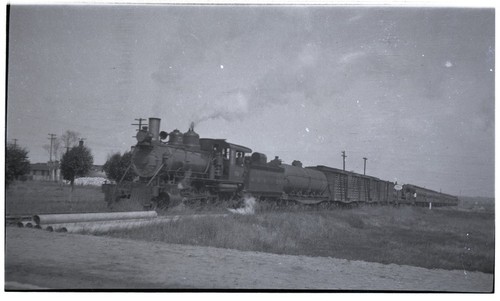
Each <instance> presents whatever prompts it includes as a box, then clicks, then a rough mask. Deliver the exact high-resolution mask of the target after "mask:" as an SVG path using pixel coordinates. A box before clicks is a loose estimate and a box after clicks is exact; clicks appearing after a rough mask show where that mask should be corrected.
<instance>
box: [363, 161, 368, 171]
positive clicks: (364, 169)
mask: <svg viewBox="0 0 500 301" xmlns="http://www.w3.org/2000/svg"><path fill="white" fill-rule="evenodd" d="M363 160H365V164H364V167H363V175H366V160H368V159H367V158H365V157H363Z"/></svg>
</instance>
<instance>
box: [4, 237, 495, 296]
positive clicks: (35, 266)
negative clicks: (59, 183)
mask: <svg viewBox="0 0 500 301" xmlns="http://www.w3.org/2000/svg"><path fill="white" fill-rule="evenodd" d="M5 263H6V264H5V269H6V270H5V282H6V289H21V290H22V289H28V290H29V289H41V288H47V289H288V290H290V289H291V290H296V289H299V290H300V289H309V290H312V289H327V290H370V291H376V290H391V291H399V290H403V291H404V290H411V291H455V292H489V291H491V290H492V288H493V275H491V274H485V273H479V272H466V271H446V270H429V269H424V268H418V267H411V266H399V265H393V264H391V265H383V264H378V263H368V262H362V261H348V260H343V259H335V258H325V257H306V256H290V255H275V254H267V253H259V252H243V251H236V250H228V249H217V248H209V247H195V246H185V245H173V244H165V243H154V242H153V243H152V242H139V241H131V240H123V239H116V238H107V237H96V236H86V235H78V234H67V233H50V232H46V231H42V230H35V229H26V228H14V227H7V229H6V254H5Z"/></svg>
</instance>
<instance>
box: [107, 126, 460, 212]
mask: <svg viewBox="0 0 500 301" xmlns="http://www.w3.org/2000/svg"><path fill="white" fill-rule="evenodd" d="M160 122H161V120H160V119H159V118H149V123H148V126H144V127H142V128H141V129H140V130H139V131H138V132H137V135H136V139H137V144H136V145H135V146H133V147H132V149H133V151H132V159H131V164H130V166H129V168H128V169H127V172H130V169H133V171H134V172H135V174H136V175H137V176H138V177H136V179H135V180H134V181H129V182H127V181H123V180H121V181H119V182H118V183H116V184H105V185H104V186H103V191H104V192H105V199H106V201H107V202H108V204H112V203H113V202H117V201H120V200H121V199H131V200H133V201H136V202H139V203H140V204H141V205H142V206H143V207H144V208H145V209H153V210H155V209H158V208H168V207H172V206H176V205H178V204H180V203H181V202H182V203H187V204H188V203H191V202H195V203H196V202H202V203H203V202H205V203H210V202H234V201H237V200H239V199H241V197H242V196H243V195H244V194H250V195H252V196H254V197H256V198H257V199H259V200H261V201H262V200H264V201H268V202H277V203H285V205H286V204H288V203H295V204H307V205H316V204H323V205H329V204H353V203H356V204H357V203H386V204H412V205H420V206H432V205H433V206H456V205H457V204H458V199H457V197H455V196H451V195H448V194H444V193H440V192H436V191H432V190H429V189H425V188H422V187H418V186H415V185H409V184H405V185H399V184H397V183H393V182H390V181H385V180H381V179H378V178H376V177H371V176H366V175H361V174H357V173H354V172H348V171H344V170H340V169H336V168H332V167H327V166H312V167H303V166H302V163H301V162H300V161H293V162H292V164H291V165H290V164H284V163H283V162H282V161H281V160H280V159H279V157H275V158H274V159H273V160H270V161H268V160H267V157H266V155H265V154H262V153H259V152H252V150H251V149H250V148H248V147H245V146H241V145H237V144H233V143H229V142H227V141H226V140H225V139H210V138H200V136H199V135H198V134H197V133H196V132H195V131H194V124H191V127H190V128H189V130H188V131H187V132H185V133H181V132H180V131H179V130H177V129H176V130H174V131H172V132H170V133H167V132H164V131H160ZM167 138H168V140H167ZM124 176H125V175H124ZM123 178H124V177H122V179H123Z"/></svg>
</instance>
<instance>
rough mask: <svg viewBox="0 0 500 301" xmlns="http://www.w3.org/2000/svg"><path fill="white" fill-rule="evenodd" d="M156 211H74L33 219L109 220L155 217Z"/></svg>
mask: <svg viewBox="0 0 500 301" xmlns="http://www.w3.org/2000/svg"><path fill="white" fill-rule="evenodd" d="M157 216H158V214H157V213H156V211H134V212H109V213H108V212H102V213H74V214H43V215H35V216H34V217H33V220H34V221H35V223H36V224H37V225H47V224H61V223H78V222H92V221H110V220H132V219H146V218H156V217H157Z"/></svg>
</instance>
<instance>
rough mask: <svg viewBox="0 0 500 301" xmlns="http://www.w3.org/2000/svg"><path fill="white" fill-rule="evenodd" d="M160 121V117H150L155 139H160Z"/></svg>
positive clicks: (151, 129)
mask: <svg viewBox="0 0 500 301" xmlns="http://www.w3.org/2000/svg"><path fill="white" fill-rule="evenodd" d="M160 121H161V119H160V118H153V117H151V118H149V132H150V133H151V134H152V135H153V141H158V140H159V139H160V138H159V137H160Z"/></svg>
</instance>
